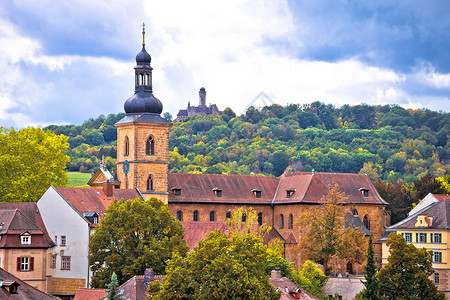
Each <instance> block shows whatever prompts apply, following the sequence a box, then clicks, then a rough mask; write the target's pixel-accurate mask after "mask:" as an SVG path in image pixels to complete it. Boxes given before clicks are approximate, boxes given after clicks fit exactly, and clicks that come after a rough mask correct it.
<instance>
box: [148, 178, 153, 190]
mask: <svg viewBox="0 0 450 300" xmlns="http://www.w3.org/2000/svg"><path fill="white" fill-rule="evenodd" d="M147 191H153V178H152V175H148V179H147Z"/></svg>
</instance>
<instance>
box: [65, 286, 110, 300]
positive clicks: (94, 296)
mask: <svg viewBox="0 0 450 300" xmlns="http://www.w3.org/2000/svg"><path fill="white" fill-rule="evenodd" d="M107 294H108V293H107V292H105V290H103V289H87V288H79V289H78V290H77V293H76V294H75V298H73V300H100V299H103V298H104V297H106V295H107Z"/></svg>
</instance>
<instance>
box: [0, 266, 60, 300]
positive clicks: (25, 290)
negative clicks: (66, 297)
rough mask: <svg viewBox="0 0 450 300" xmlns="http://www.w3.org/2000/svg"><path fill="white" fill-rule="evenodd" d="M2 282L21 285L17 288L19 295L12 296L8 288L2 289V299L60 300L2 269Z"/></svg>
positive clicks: (0, 278) (0, 273)
mask: <svg viewBox="0 0 450 300" xmlns="http://www.w3.org/2000/svg"><path fill="white" fill-rule="evenodd" d="M0 280H1V281H3V282H16V283H17V284H19V286H18V288H17V294H10V293H9V291H8V288H7V287H3V286H2V287H0V299H10V300H14V299H17V300H36V299H39V300H54V299H58V298H56V297H53V296H50V295H48V294H46V293H44V292H42V291H40V290H38V289H36V288H34V287H32V286H31V285H29V284H28V283H26V282H24V281H22V280H20V279H19V278H17V277H16V276H14V275H12V274H10V273H8V272H7V271H5V270H3V269H2V268H0Z"/></svg>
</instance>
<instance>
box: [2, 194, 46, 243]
mask: <svg viewBox="0 0 450 300" xmlns="http://www.w3.org/2000/svg"><path fill="white" fill-rule="evenodd" d="M0 223H3V224H2V226H1V228H0V236H1V238H0V247H1V248H18V247H21V248H22V247H27V248H50V247H53V245H54V243H53V241H52V240H51V238H50V237H49V235H48V233H47V229H46V228H45V225H44V222H43V221H42V218H41V215H40V213H39V209H38V207H37V205H36V203H30V202H27V203H17V202H9V203H7V202H2V203H0ZM25 232H28V233H29V234H30V235H31V245H26V246H25V245H22V244H21V240H20V236H21V235H22V234H23V233H25Z"/></svg>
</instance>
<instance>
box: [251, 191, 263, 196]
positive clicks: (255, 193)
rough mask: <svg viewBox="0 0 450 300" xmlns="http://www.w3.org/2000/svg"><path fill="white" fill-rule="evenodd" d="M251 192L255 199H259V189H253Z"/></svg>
mask: <svg viewBox="0 0 450 300" xmlns="http://www.w3.org/2000/svg"><path fill="white" fill-rule="evenodd" d="M252 192H253V194H254V195H255V198H261V195H262V192H261V190H260V189H253V190H252Z"/></svg>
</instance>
